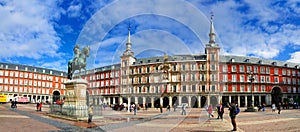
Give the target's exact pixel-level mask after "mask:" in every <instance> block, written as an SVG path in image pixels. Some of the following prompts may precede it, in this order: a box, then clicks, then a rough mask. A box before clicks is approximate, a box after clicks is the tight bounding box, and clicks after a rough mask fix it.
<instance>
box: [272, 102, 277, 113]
mask: <svg viewBox="0 0 300 132" xmlns="http://www.w3.org/2000/svg"><path fill="white" fill-rule="evenodd" d="M275 109H276V106H275V103H273V104H272V112H275Z"/></svg>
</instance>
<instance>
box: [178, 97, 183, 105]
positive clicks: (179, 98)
mask: <svg viewBox="0 0 300 132" xmlns="http://www.w3.org/2000/svg"><path fill="white" fill-rule="evenodd" d="M181 98H182V96H178V103H179V104H178V105H181Z"/></svg>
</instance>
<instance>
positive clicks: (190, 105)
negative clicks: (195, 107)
mask: <svg viewBox="0 0 300 132" xmlns="http://www.w3.org/2000/svg"><path fill="white" fill-rule="evenodd" d="M191 102H192V101H191V96H188V103H189V104H188V106H189V107H192V103H191Z"/></svg>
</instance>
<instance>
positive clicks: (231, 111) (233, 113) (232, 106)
mask: <svg viewBox="0 0 300 132" xmlns="http://www.w3.org/2000/svg"><path fill="white" fill-rule="evenodd" d="M227 106H228V107H229V117H230V119H231V124H232V126H233V129H232V131H237V128H236V120H235V119H236V104H235V103H231V104H229V103H227Z"/></svg>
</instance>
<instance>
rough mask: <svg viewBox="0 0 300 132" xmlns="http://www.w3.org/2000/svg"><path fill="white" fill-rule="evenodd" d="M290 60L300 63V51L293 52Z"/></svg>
mask: <svg viewBox="0 0 300 132" xmlns="http://www.w3.org/2000/svg"><path fill="white" fill-rule="evenodd" d="M288 62H293V63H298V64H299V63H300V51H298V52H295V53H292V54H291V59H289V60H288Z"/></svg>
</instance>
